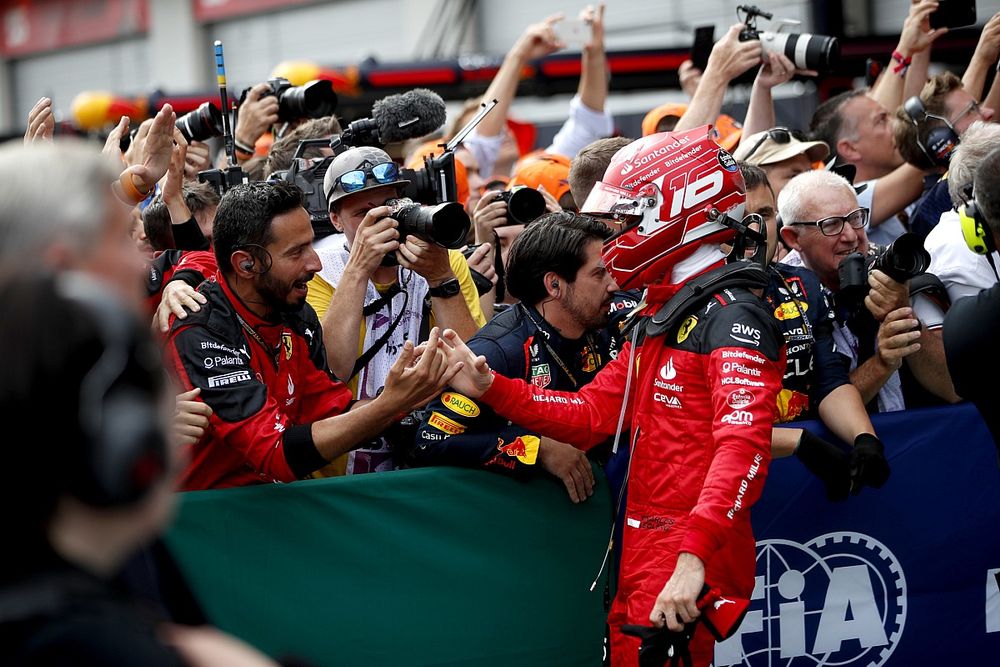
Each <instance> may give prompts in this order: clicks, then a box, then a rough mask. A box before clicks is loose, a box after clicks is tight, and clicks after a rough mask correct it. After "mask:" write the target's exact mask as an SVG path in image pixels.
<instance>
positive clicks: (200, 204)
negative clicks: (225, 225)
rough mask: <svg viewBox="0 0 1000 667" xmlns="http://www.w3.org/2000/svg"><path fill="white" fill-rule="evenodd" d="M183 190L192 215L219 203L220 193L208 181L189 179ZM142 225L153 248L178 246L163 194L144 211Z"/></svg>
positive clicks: (161, 248) (165, 248)
mask: <svg viewBox="0 0 1000 667" xmlns="http://www.w3.org/2000/svg"><path fill="white" fill-rule="evenodd" d="M182 192H183V194H184V203H185V204H186V205H187V207H188V210H190V211H191V215H198V214H199V213H201V212H202V211H205V210H208V209H210V208H215V207H216V206H218V205H219V193H218V192H217V191H216V189H215V188H213V187H212V186H211V185H209V184H208V183H194V182H191V181H188V182H186V183H185V184H184V189H183V191H182ZM142 227H143V229H144V230H145V231H146V237H147V238H148V239H149V244H150V245H151V246H152V247H153V250H169V249H170V248H176V247H177V244H176V242H175V241H174V231H173V228H172V227H171V220H170V212H169V211H168V210H167V205H166V204H164V203H163V198H162V197H161V196H157V197H156V198H155V199H154V200H153V201H152V202H151V203H150V204H149V206H147V207H146V210H144V211H143V212H142Z"/></svg>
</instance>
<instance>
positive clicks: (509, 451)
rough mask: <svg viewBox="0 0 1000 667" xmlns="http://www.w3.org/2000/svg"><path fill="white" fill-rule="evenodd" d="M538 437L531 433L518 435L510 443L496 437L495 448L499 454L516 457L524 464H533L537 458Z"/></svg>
mask: <svg viewBox="0 0 1000 667" xmlns="http://www.w3.org/2000/svg"><path fill="white" fill-rule="evenodd" d="M539 442H540V441H539V439H538V438H537V437H536V436H533V435H520V436H518V437H516V438H514V440H513V441H512V442H510V443H507V444H504V442H503V440H500V439H497V449H498V450H500V453H501V454H506V455H507V456H510V457H513V458H516V459H517V460H518V461H520V462H521V463H524V464H525V465H529V466H530V465H535V461H536V460H537V459H538V444H539Z"/></svg>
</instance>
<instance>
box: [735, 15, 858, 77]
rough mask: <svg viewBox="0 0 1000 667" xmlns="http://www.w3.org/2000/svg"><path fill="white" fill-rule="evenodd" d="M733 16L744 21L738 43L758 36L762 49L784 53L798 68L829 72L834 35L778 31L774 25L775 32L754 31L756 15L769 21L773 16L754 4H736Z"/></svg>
mask: <svg viewBox="0 0 1000 667" xmlns="http://www.w3.org/2000/svg"><path fill="white" fill-rule="evenodd" d="M736 16H737V17H739V19H740V21H741V22H742V23H744V24H746V28H744V29H743V30H742V31H741V32H740V41H741V42H749V41H750V40H753V39H759V40H760V44H761V46H762V47H763V49H764V50H765V51H767V52H770V53H781V54H784V55H785V56H786V57H787V58H788V59H789V60H791V61H792V62H793V63H795V66H796V67H797V68H799V69H814V70H818V71H829V70H830V69H832V68H833V64H834V61H836V60H837V58H838V57H839V56H840V43H839V42H838V41H837V38H836V37H829V36H827V35H811V34H809V33H805V32H803V33H794V32H780V30H781V28H778V31H777V32H771V31H770V30H764V31H761V30H758V29H757V17H762V18H765V19H767V20H768V21H770V20H771V19H772V18H774V14H769V13H768V12H765V11H763V10H761V9H760V8H758V7H757V6H756V5H739V6H738V7H737V8H736ZM783 23H784V25H789V24H791V25H797V24H798V21H790V20H788V19H785V20H784V21H783ZM784 25H782V26H781V27H784Z"/></svg>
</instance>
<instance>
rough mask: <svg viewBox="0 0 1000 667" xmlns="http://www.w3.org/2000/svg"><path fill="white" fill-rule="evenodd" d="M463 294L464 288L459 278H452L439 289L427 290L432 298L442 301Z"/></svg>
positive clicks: (439, 286)
mask: <svg viewBox="0 0 1000 667" xmlns="http://www.w3.org/2000/svg"><path fill="white" fill-rule="evenodd" d="M461 292H462V286H461V285H460V284H459V282H458V278H452V279H451V280H446V281H444V282H443V283H441V284H440V285H438V286H437V287H432V288H430V289H429V290H427V293H428V294H430V295H431V296H435V297H438V298H440V299H448V298H451V297H453V296H457V295H458V294H460V293H461Z"/></svg>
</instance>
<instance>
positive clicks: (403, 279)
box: [308, 146, 486, 474]
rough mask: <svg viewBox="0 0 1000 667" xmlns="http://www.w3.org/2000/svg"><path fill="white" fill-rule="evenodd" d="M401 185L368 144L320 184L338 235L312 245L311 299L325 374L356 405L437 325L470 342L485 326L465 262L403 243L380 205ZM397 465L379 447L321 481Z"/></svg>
mask: <svg viewBox="0 0 1000 667" xmlns="http://www.w3.org/2000/svg"><path fill="white" fill-rule="evenodd" d="M406 185H407V181H405V180H403V179H402V178H401V177H400V176H399V170H398V169H397V167H396V164H395V163H394V162H393V161H392V159H391V158H390V157H389V155H388V154H387V153H386V152H385V151H383V150H380V149H378V148H373V147H370V146H360V147H357V148H351V149H348V150H346V151H344V152H343V153H341V154H340V155H338V156H337V157H336V158H335V159H334V160H333V162H331V163H330V167H329V168H328V169H327V172H326V175H325V177H324V181H323V189H324V192H325V193H326V197H327V205H328V206H329V211H330V222H331V223H332V224H333V226H334V227H335V228H336V229H337V230H338V231H339V232H342V233H341V234H334V235H332V236H328V237H327V238H325V239H322V240H321V241H319V242H318V243H316V252H317V254H318V255H319V257H320V260H321V262H322V265H323V268H322V270H320V271H319V272H318V273H317V274H316V276H315V277H314V278H313V279H312V281H310V284H309V296H308V301H309V303H310V305H312V306H313V308H314V309H315V310H316V312H317V314H318V315H319V317H320V319H321V321H322V323H323V342H324V344H325V345H326V351H327V358H328V360H329V364H330V369H331V370H332V371H333V373H334V375H336V376H337V377H338V378H340V379H342V380H343V381H344V382H345V383H348V385H349V386H350V387H351V389H352V391H353V393H354V397H355V398H356V399H359V400H360V399H371V398H375V397H376V396H377V395H378V394H379V392H380V391H381V388H382V386H383V385H384V384H385V381H386V377H387V375H388V373H389V369H390V368H391V367H392V364H393V362H395V360H396V359H397V357H398V356H399V354H400V352H401V351H402V349H403V345H404V343H405V341H407V340H412V341H414V342H417V341H421V340H425V339H426V338H427V332H428V330H429V329H430V327H431V326H435V325H436V326H440V327H447V328H450V329H454V330H455V331H457V332H460V334H461V335H462V336H468V337H471V336H472V335H473V334H475V332H476V331H478V330H479V327H480V326H482V325H483V324H485V323H486V320H485V318H484V317H483V314H482V310H481V308H480V305H479V294H478V292H477V291H476V286H475V283H474V282H473V281H472V275H471V274H470V272H469V267H468V264H467V263H466V261H465V257H463V256H462V254H461V253H460V252H457V251H449V250H446V249H445V248H443V247H442V246H439V245H436V244H434V243H432V242H430V241H427V240H425V239H422V238H418V237H417V236H415V235H413V234H409V235H407V236H406V237H405V238H401V237H400V233H399V223H398V221H397V220H395V219H394V218H392V217H391V216H390V213H391V209H390V207H389V206H386V204H387V203H389V202H390V201H391V200H393V199H396V198H398V197H400V195H401V192H402V190H403V188H404V187H405V186H406ZM395 467H396V463H395V460H394V457H393V454H392V450H391V448H390V446H389V444H388V443H387V442H386V441H384V440H382V441H380V442H379V443H377V444H375V445H373V446H372V447H367V448H362V449H359V450H356V451H353V452H351V453H350V454H349V455H348V457H347V458H346V460H342V461H340V462H338V464H335V465H334V466H333V467H330V468H327V469H326V470H325V471H324V473H325V474H343V473H345V472H346V473H347V474H353V473H362V472H376V471H383V470H392V469H393V468H395Z"/></svg>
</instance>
